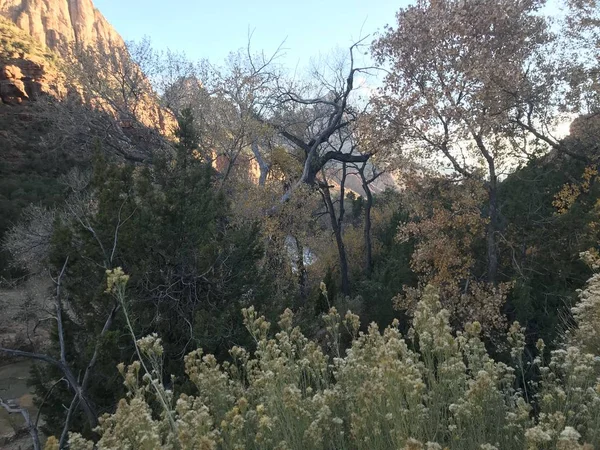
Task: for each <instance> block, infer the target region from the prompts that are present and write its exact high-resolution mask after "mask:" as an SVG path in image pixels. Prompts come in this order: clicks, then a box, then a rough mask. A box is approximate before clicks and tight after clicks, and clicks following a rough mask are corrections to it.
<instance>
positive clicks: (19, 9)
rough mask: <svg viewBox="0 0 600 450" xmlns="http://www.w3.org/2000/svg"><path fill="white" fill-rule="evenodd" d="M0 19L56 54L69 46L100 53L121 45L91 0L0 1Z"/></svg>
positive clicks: (118, 37) (113, 30)
mask: <svg viewBox="0 0 600 450" xmlns="http://www.w3.org/2000/svg"><path fill="white" fill-rule="evenodd" d="M0 15H1V16H3V17H4V18H6V19H8V20H10V21H11V22H13V23H15V24H16V25H17V26H18V27H19V28H21V29H22V30H23V31H25V32H27V33H28V34H29V35H30V36H32V37H33V38H34V39H36V40H37V41H38V42H39V43H41V44H42V45H44V46H46V47H47V48H49V49H51V50H54V51H57V52H59V53H62V52H64V51H66V49H67V48H68V47H69V45H71V44H73V43H77V44H83V45H85V46H87V45H92V46H95V47H101V48H104V49H109V48H111V47H114V46H121V45H123V39H122V38H121V36H119V34H118V33H117V32H116V31H115V29H114V28H113V27H112V26H111V25H110V24H109V23H108V21H107V20H106V19H105V18H104V16H103V15H102V14H101V13H100V11H98V10H97V9H96V8H95V7H94V4H93V3H92V1H91V0H0Z"/></svg>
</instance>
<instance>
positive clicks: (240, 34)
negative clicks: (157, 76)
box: [94, 0, 408, 67]
mask: <svg viewBox="0 0 600 450" xmlns="http://www.w3.org/2000/svg"><path fill="white" fill-rule="evenodd" d="M94 3H95V5H96V7H97V8H98V9H99V10H100V11H101V12H102V14H104V16H105V17H106V18H107V19H108V21H109V22H110V23H111V24H112V25H113V26H114V27H115V28H116V30H117V31H118V32H119V33H120V34H121V36H123V38H124V39H125V40H126V41H127V40H139V39H141V38H142V37H143V36H145V35H146V36H149V37H150V38H151V40H152V43H153V45H154V46H155V47H156V48H160V49H165V48H170V49H172V50H179V51H184V52H185V53H186V54H187V56H188V57H189V58H191V59H200V58H208V59H209V60H210V61H211V62H213V63H219V62H221V61H222V60H223V59H224V58H225V56H227V54H228V53H229V52H230V51H233V50H236V49H238V48H240V47H245V46H246V42H247V36H248V30H249V29H251V30H252V29H253V30H254V35H253V38H252V43H253V45H252V47H253V49H254V50H256V51H261V50H264V51H265V52H266V53H269V52H272V51H274V50H275V49H276V48H277V47H278V45H279V44H280V43H281V42H282V41H283V40H284V39H286V38H287V40H286V42H285V45H284V46H285V48H286V56H285V59H284V60H283V61H282V62H283V63H284V64H285V65H287V66H288V67H294V66H298V67H305V66H307V65H308V64H309V62H310V58H311V57H318V56H319V55H326V54H327V53H329V52H330V51H331V50H333V49H335V48H338V47H339V48H347V47H349V46H350V45H351V43H352V42H353V41H354V40H355V39H357V38H358V37H359V36H360V34H361V27H362V35H366V34H372V33H374V32H376V31H377V30H381V29H382V28H383V26H384V25H386V24H393V23H394V21H395V13H396V11H397V10H398V9H400V8H401V7H402V6H405V5H406V4H407V3H408V0H396V1H391V0H304V1H302V0H301V1H294V2H290V1H286V0H280V1H274V0H254V1H242V0H221V1H218V0H213V1H205V0H201V1H194V0H95V1H94Z"/></svg>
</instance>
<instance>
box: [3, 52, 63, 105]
mask: <svg viewBox="0 0 600 450" xmlns="http://www.w3.org/2000/svg"><path fill="white" fill-rule="evenodd" d="M46 65H47V63H46V62H45V61H44V60H43V59H40V58H36V57H35V56H31V57H29V58H19V59H14V60H12V61H9V62H7V63H6V64H0V100H1V101H2V103H6V104H9V105H18V104H21V103H23V102H26V101H30V100H36V99H37V98H38V97H39V96H40V95H41V94H42V93H46V94H51V95H54V96H56V97H58V96H60V95H62V93H63V92H62V90H64V87H61V86H59V84H60V83H57V80H58V78H59V77H58V76H57V74H56V73H52V72H50V75H49V74H48V73H47V71H46Z"/></svg>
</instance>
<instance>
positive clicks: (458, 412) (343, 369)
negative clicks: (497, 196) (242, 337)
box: [46, 274, 600, 450]
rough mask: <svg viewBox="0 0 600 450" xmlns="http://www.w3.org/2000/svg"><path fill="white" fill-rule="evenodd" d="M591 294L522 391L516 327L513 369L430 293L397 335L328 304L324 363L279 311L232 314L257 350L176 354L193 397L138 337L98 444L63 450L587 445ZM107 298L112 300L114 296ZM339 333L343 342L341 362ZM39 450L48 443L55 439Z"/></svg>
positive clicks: (598, 400) (593, 398)
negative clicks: (135, 355) (178, 387)
mask: <svg viewBox="0 0 600 450" xmlns="http://www.w3.org/2000/svg"><path fill="white" fill-rule="evenodd" d="M113 275H114V274H113ZM119 275H120V274H119ZM113 281H114V280H113ZM119 282H121V278H120V279H119ZM125 282H126V280H125ZM116 284H117V285H119V284H118V283H116ZM113 285H114V284H113ZM119 286H120V285H119ZM599 287H600V277H599V276H595V277H594V278H592V279H591V280H590V282H589V284H588V286H587V288H586V290H585V291H583V292H582V293H581V303H580V304H579V305H578V306H577V307H576V308H574V311H573V313H574V317H575V320H576V321H577V322H578V325H579V328H578V329H576V330H574V331H572V332H570V333H568V334H567V336H566V337H565V339H564V343H563V344H562V346H560V347H559V349H558V350H556V351H554V352H552V355H551V359H550V361H549V362H548V363H547V364H545V363H544V361H543V358H542V356H539V357H538V358H536V360H535V362H534V363H535V364H536V366H537V367H538V370H539V372H540V380H539V381H538V382H537V384H529V385H528V386H527V388H526V389H517V388H516V387H515V386H516V377H517V376H518V375H519V368H520V365H521V364H522V363H521V361H522V358H521V356H522V352H523V349H524V336H523V332H524V330H523V329H522V328H521V327H520V326H519V324H518V323H515V324H513V326H512V327H511V328H510V330H509V333H508V339H507V340H508V343H509V345H510V347H511V351H510V353H511V356H512V358H513V360H514V361H515V364H514V367H511V366H509V365H507V364H504V363H502V362H497V361H494V360H493V359H492V358H491V357H490V356H489V354H488V352H487V350H486V348H485V346H484V344H483V342H482V340H481V338H480V336H481V333H482V329H481V325H480V324H479V323H478V322H474V323H470V324H468V325H467V326H466V327H465V329H464V330H463V331H460V332H456V333H453V332H452V330H451V328H450V325H449V312H448V311H447V310H445V309H443V308H442V307H441V304H440V302H439V296H438V294H437V291H436V289H435V288H433V287H431V286H429V287H427V288H426V289H425V291H424V294H423V296H422V298H421V299H420V301H419V302H418V304H417V306H416V309H415V312H414V319H413V325H412V328H411V329H410V331H409V333H408V335H407V336H403V335H402V334H401V333H400V331H399V327H398V325H399V324H398V322H397V321H395V322H393V323H392V324H391V325H390V326H389V327H387V328H386V329H385V330H384V331H383V332H380V330H379V329H378V327H377V326H376V325H375V324H372V325H370V326H369V328H368V331H367V332H365V333H363V332H359V325H360V324H359V319H358V317H357V316H356V315H354V314H352V313H350V312H348V313H346V315H345V316H344V317H342V316H341V315H340V314H339V313H338V312H337V311H336V309H335V308H332V309H331V310H330V311H329V313H328V314H327V315H325V316H324V321H325V325H326V327H327V331H328V335H329V339H330V342H329V344H330V349H331V351H332V352H333V354H334V356H333V357H329V356H327V354H326V353H325V352H324V351H323V349H322V348H321V347H320V346H319V345H318V344H317V343H315V342H313V341H311V340H309V339H307V338H306V337H305V336H304V335H303V334H302V332H301V331H300V329H299V328H298V327H295V326H294V325H293V322H294V316H293V313H292V312H291V311H290V310H286V311H285V312H284V313H283V314H282V315H281V320H280V321H279V323H278V325H279V331H278V332H277V333H275V334H274V335H272V334H271V333H270V329H271V324H270V323H269V322H267V321H266V320H265V318H264V317H262V316H259V314H258V313H257V312H256V311H255V310H254V308H248V309H244V310H243V315H244V323H245V326H246V328H247V329H248V332H249V333H250V335H251V336H252V338H253V339H254V340H255V342H256V351H255V352H254V353H252V354H251V353H249V352H248V351H247V350H245V349H243V348H240V347H233V348H232V349H231V351H230V354H231V361H230V362H226V363H223V364H219V363H218V362H217V360H216V359H215V358H214V356H212V355H210V354H206V355H205V354H203V352H202V350H196V351H193V352H192V353H190V354H189V355H187V356H186V358H185V366H186V373H187V376H188V377H189V379H190V380H191V382H192V383H193V384H194V385H195V386H196V389H197V390H196V393H195V395H193V396H188V395H181V396H179V398H175V396H174V395H173V393H172V392H171V391H169V390H168V389H166V388H165V387H164V384H163V382H162V378H161V376H162V375H161V373H162V367H161V361H162V359H161V358H162V346H161V342H160V338H159V337H157V336H156V335H151V336H147V337H145V338H142V339H140V340H138V341H137V348H138V349H139V354H140V356H141V358H142V361H135V362H133V363H132V364H131V365H129V366H125V365H120V366H119V370H120V371H121V373H122V374H123V376H124V379H125V386H126V387H127V388H128V391H129V394H128V396H127V398H125V399H122V400H121V401H120V403H119V405H118V407H117V410H116V412H115V413H114V414H112V415H105V416H104V417H103V418H102V419H101V421H100V426H99V428H98V430H97V431H98V433H99V435H100V440H99V441H98V442H97V444H93V443H92V442H89V441H86V440H84V439H83V438H82V437H81V436H80V435H78V434H71V436H70V448H71V449H73V450H80V449H92V448H94V446H96V447H97V448H100V449H125V448H127V449H156V448H166V449H221V448H222V449H306V448H311V449H410V450H417V449H427V450H434V449H439V450H441V449H442V448H449V449H461V450H462V449H467V450H468V449H474V450H475V449H478V450H492V449H503V450H504V449H549V448H556V449H564V450H566V449H592V448H599V447H600V357H599V356H598V355H599V351H598V350H599V347H598V338H597V322H594V323H589V322H588V321H589V320H593V321H595V320H596V318H597V317H598V314H599V313H600V289H599ZM113 290H114V289H113ZM114 291H115V292H116V293H117V295H124V294H123V293H124V289H117V290H114ZM588 330H591V331H588ZM346 332H347V333H350V334H351V335H352V336H353V341H352V345H351V347H350V348H349V349H348V350H347V351H346V353H345V355H342V354H341V350H340V339H341V336H342V334H343V333H346ZM543 346H544V344H543V342H541V341H540V342H539V343H538V348H539V349H540V350H543ZM540 353H541V354H543V352H540ZM145 368H147V369H145ZM157 400H159V401H157ZM150 405H153V406H154V407H156V405H158V407H157V408H158V410H154V411H153V409H152V407H151V406H150ZM534 408H535V409H536V410H537V411H539V412H536V413H534V412H533V411H534ZM46 448H57V447H56V440H52V439H51V440H49V441H48V444H47V447H46Z"/></svg>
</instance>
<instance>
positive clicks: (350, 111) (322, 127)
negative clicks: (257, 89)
mask: <svg viewBox="0 0 600 450" xmlns="http://www.w3.org/2000/svg"><path fill="white" fill-rule="evenodd" d="M365 39H366V38H365ZM363 41H364V39H362V40H360V41H358V42H356V43H354V44H353V45H352V46H351V47H350V49H349V55H348V56H349V58H348V61H342V62H341V64H339V65H338V66H337V67H335V68H334V69H335V70H333V74H332V76H331V77H329V78H328V77H327V76H326V74H324V73H320V72H318V71H315V73H314V74H313V81H312V82H310V83H306V84H301V83H296V82H295V81H294V80H291V81H287V82H286V81H285V80H283V79H278V80H277V86H276V89H275V90H274V92H273V94H272V97H271V99H270V101H271V103H272V105H271V110H270V115H269V116H268V117H262V118H260V120H261V121H263V122H264V123H268V124H269V125H270V126H272V127H273V128H274V129H275V130H276V131H277V133H278V134H279V135H280V136H281V137H282V138H284V139H285V140H286V141H287V142H288V143H289V144H290V145H292V146H294V147H296V148H298V149H299V150H300V151H301V152H302V153H303V155H304V162H303V171H302V175H301V176H300V178H299V180H297V182H296V184H295V187H297V186H299V185H300V184H303V183H306V184H309V185H313V184H315V182H316V180H317V174H318V173H319V172H320V171H321V169H323V167H324V166H325V165H326V164H327V163H328V162H330V161H336V162H338V163H362V162H365V161H367V160H368V159H369V158H370V156H371V155H370V154H350V153H347V152H346V151H345V150H344V149H342V148H332V147H331V146H328V143H329V142H330V141H331V140H332V138H333V137H334V135H335V134H336V133H338V132H339V131H341V130H345V129H348V128H349V127H351V125H352V124H353V123H354V122H355V121H356V120H357V118H358V116H359V115H360V113H361V110H360V109H359V108H358V107H357V106H356V105H353V102H352V97H353V94H355V91H356V86H355V77H356V75H357V74H358V73H368V71H369V70H370V69H371V68H370V67H356V65H355V52H356V51H357V49H359V48H361V46H362V44H363ZM295 187H294V186H292V187H291V189H289V190H288V192H286V193H285V195H284V197H283V200H284V201H286V200H287V199H289V196H290V195H291V193H292V191H293V190H294V188H295Z"/></svg>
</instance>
